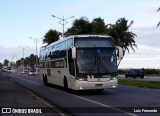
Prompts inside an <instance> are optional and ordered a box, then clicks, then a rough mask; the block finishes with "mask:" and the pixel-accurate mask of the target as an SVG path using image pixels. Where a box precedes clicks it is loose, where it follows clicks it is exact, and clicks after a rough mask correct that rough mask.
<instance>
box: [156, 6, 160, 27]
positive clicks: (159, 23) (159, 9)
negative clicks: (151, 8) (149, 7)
mask: <svg viewBox="0 0 160 116" xmlns="http://www.w3.org/2000/svg"><path fill="white" fill-rule="evenodd" d="M159 11H160V7H159V8H158V9H157V12H159ZM159 25H160V22H158V24H157V27H158V26H159Z"/></svg>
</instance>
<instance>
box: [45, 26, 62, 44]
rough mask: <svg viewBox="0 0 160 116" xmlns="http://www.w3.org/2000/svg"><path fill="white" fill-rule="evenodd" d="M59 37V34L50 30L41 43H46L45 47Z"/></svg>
mask: <svg viewBox="0 0 160 116" xmlns="http://www.w3.org/2000/svg"><path fill="white" fill-rule="evenodd" d="M60 35H61V33H60V32H58V31H56V30H52V29H50V30H49V31H48V32H47V33H46V35H45V36H44V39H43V43H47V45H49V44H51V43H53V42H55V41H57V40H58V39H59V36H60Z"/></svg>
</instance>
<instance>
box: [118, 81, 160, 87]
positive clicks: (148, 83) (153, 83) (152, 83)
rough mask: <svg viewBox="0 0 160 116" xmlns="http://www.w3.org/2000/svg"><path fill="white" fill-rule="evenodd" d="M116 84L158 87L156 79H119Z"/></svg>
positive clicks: (158, 83)
mask: <svg viewBox="0 0 160 116" xmlns="http://www.w3.org/2000/svg"><path fill="white" fill-rule="evenodd" d="M118 84H122V85H131V86H137V87H144V88H151V89H160V82H158V81H139V80H127V79H119V80H118Z"/></svg>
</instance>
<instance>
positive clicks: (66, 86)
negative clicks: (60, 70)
mask: <svg viewBox="0 0 160 116" xmlns="http://www.w3.org/2000/svg"><path fill="white" fill-rule="evenodd" d="M64 91H65V92H69V88H68V82H67V79H66V78H64Z"/></svg>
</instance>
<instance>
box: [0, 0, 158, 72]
mask: <svg viewBox="0 0 160 116" xmlns="http://www.w3.org/2000/svg"><path fill="white" fill-rule="evenodd" d="M159 7H160V1H159V0H12V1H11V0H0V62H1V63H3V61H4V59H8V60H10V61H16V60H18V59H20V58H22V57H23V50H22V48H25V51H24V57H27V56H29V55H30V54H36V43H35V42H34V40H33V39H30V37H32V38H34V39H38V40H39V41H38V43H37V46H38V53H39V48H40V47H41V46H42V45H43V44H42V38H43V37H44V35H45V34H46V32H48V30H50V29H56V30H58V31H60V32H62V25H60V24H59V23H58V22H59V19H56V18H54V17H52V16H51V15H55V16H57V17H60V18H63V16H64V18H68V17H71V16H74V18H71V19H68V20H67V22H68V23H67V24H65V31H66V29H67V28H70V27H71V26H72V23H73V21H74V20H75V19H79V18H81V17H83V16H85V17H87V18H88V19H89V21H92V20H93V19H94V18H98V17H101V18H102V19H104V21H105V23H106V24H110V23H111V24H114V23H115V22H116V21H117V20H118V19H119V18H124V17H125V18H126V19H127V20H128V21H129V22H130V21H132V20H133V21H134V23H133V25H132V26H131V27H130V30H129V31H131V32H133V33H135V34H136V35H137V37H135V41H136V44H137V46H138V49H137V48H135V52H134V51H132V50H130V52H129V53H127V52H126V54H125V56H124V58H123V60H122V61H121V63H120V65H119V68H156V69H157V68H160V27H159V28H157V27H156V25H157V24H158V22H159V21H160V12H156V10H157V9H158V8H159Z"/></svg>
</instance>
